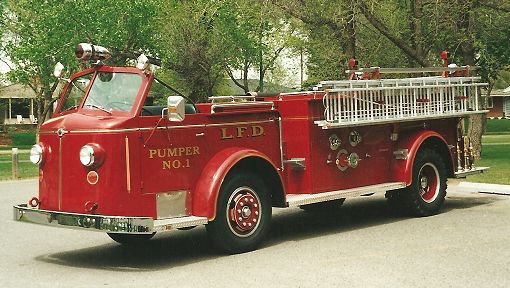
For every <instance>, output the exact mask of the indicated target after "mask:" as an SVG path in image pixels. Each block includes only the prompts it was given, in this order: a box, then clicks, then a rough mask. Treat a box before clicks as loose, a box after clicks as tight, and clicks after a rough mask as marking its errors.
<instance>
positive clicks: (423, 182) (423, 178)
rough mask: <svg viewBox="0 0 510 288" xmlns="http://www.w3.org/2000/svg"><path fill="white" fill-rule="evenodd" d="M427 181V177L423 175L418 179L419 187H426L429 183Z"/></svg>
mask: <svg viewBox="0 0 510 288" xmlns="http://www.w3.org/2000/svg"><path fill="white" fill-rule="evenodd" d="M428 182H429V181H428V180H427V177H425V176H423V177H421V179H420V184H421V188H422V189H425V188H427V186H428V185H429V184H428Z"/></svg>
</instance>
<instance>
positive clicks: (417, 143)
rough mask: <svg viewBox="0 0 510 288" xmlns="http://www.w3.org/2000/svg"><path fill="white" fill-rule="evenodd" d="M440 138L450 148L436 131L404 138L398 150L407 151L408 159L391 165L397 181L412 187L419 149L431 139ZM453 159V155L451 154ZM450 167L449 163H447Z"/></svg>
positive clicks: (395, 161) (417, 133) (396, 161)
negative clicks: (414, 165)
mask: <svg viewBox="0 0 510 288" xmlns="http://www.w3.org/2000/svg"><path fill="white" fill-rule="evenodd" d="M432 137H433V138H438V139H440V141H441V142H442V143H443V144H444V145H445V147H448V144H447V142H446V140H445V139H444V138H443V137H442V136H441V135H440V134H439V133H437V132H435V131H430V130H429V131H419V132H416V133H412V134H409V135H406V136H404V137H403V138H402V139H401V140H400V141H399V142H398V144H397V145H396V147H397V149H407V150H408V154H407V159H405V160H399V159H393V160H392V164H391V170H392V173H393V175H396V179H395V180H396V181H398V182H405V183H406V185H407V186H409V185H411V182H412V180H413V178H412V177H413V164H414V159H415V157H416V153H417V152H418V149H419V148H420V147H421V145H422V144H423V142H425V141H426V140H427V139H430V138H432ZM450 157H451V153H450ZM445 165H448V163H445Z"/></svg>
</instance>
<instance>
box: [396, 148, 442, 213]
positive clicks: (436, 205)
mask: <svg viewBox="0 0 510 288" xmlns="http://www.w3.org/2000/svg"><path fill="white" fill-rule="evenodd" d="M397 195H398V197H397V199H396V201H398V202H401V204H402V205H403V207H404V209H406V210H407V211H408V212H409V213H411V214H412V215H414V216H419V217H422V216H430V215H434V214H437V213H438V212H439V210H440V209H441V207H442V206H443V203H444V199H445V197H446V166H445V163H444V161H443V159H442V157H441V156H440V155H439V154H438V153H437V152H435V151H434V150H431V149H428V148H425V149H423V150H420V151H418V154H417V155H416V158H415V159H414V164H413V175H412V183H411V185H410V186H408V187H407V188H406V189H404V190H403V191H401V192H399V193H398V194H397Z"/></svg>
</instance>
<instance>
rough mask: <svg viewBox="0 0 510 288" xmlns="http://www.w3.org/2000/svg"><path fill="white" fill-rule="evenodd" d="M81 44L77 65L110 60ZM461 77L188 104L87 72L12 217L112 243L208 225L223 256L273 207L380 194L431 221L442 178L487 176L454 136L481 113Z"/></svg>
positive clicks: (319, 205) (115, 74)
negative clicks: (33, 184) (98, 235)
mask: <svg viewBox="0 0 510 288" xmlns="http://www.w3.org/2000/svg"><path fill="white" fill-rule="evenodd" d="M80 45H81V46H80ZM80 45H79V46H78V49H77V56H78V57H79V58H81V59H85V58H86V59H94V60H102V59H105V58H107V55H108V52H107V50H106V49H104V48H101V47H99V46H95V47H94V46H93V45H90V46H87V45H88V44H80ZM102 49H104V50H102ZM142 60H143V59H142ZM351 68H354V66H353V67H351ZM467 69H469V68H466V67H460V68H438V69H436V70H434V71H432V72H443V76H434V77H420V78H403V79H378V77H373V76H368V77H367V76H366V75H377V74H379V73H381V72H384V71H383V70H382V68H373V69H372V68H371V70H370V69H365V70H364V71H363V70H355V69H353V70H352V71H350V73H351V78H356V77H357V78H362V79H358V80H354V79H352V80H343V81H325V82H321V83H320V84H319V85H318V86H317V87H316V89H314V90H313V91H306V92H297V93H280V94H278V95H274V96H265V97H262V96H257V95H251V96H241V97H236V96H228V97H226V96H218V97H211V99H210V102H209V103H199V104H195V103H193V102H191V101H189V99H186V97H183V96H175V94H176V93H175V92H176V91H175V90H173V89H172V88H171V87H170V86H168V85H167V84H165V83H164V82H163V81H161V80H160V79H158V78H157V77H155V75H154V73H152V72H150V70H148V69H147V65H144V63H142V64H141V65H139V67H138V68H134V67H108V66H104V65H96V66H95V67H94V68H90V69H87V70H85V71H82V72H79V73H77V74H74V75H73V76H72V77H71V78H70V79H69V80H68V83H67V85H66V86H65V88H64V90H63V92H62V94H61V97H60V100H59V102H58V105H57V108H56V110H55V113H54V114H53V117H52V118H51V119H50V120H48V121H46V122H45V123H43V124H42V125H41V127H40V131H39V135H40V136H39V143H38V144H36V145H34V147H33V148H32V150H31V160H32V161H33V162H34V163H36V164H37V165H39V195H38V196H36V197H34V198H32V199H30V200H29V201H28V204H20V205H16V206H14V219H15V220H16V221H22V222H29V223H35V224H43V225H49V226H58V227H67V228H74V229H85V230H90V231H100V232H106V233H108V235H109V236H110V237H111V238H112V239H113V240H115V241H117V242H119V243H122V244H133V243H140V242H142V241H144V240H148V239H150V238H151V237H152V236H153V235H154V234H155V233H159V232H164V231H170V230H174V229H186V228H192V227H194V226H197V225H202V224H206V228H207V232H208V233H209V235H210V236H211V239H212V240H213V241H214V243H215V244H216V245H217V246H218V247H219V248H221V249H222V250H224V251H226V252H229V253H239V252H245V251H249V250H253V249H255V248H256V247H257V246H258V245H259V244H260V243H261V242H262V240H263V238H264V237H265V235H266V234H267V232H268V230H269V225H270V221H271V210H272V207H282V208H286V207H297V206H298V207H301V208H303V209H304V210H308V211H313V210H324V209H334V208H338V207H339V206H340V205H341V204H342V203H343V201H344V199H345V198H350V197H357V196H361V195H368V194H375V193H386V197H387V198H388V202H389V203H390V204H391V205H393V206H394V207H396V208H398V209H404V210H405V211H407V212H409V213H411V214H413V215H416V216H428V215H432V214H435V213H437V212H438V211H439V210H440V208H441V205H442V204H443V202H444V199H445V195H446V186H447V178H455V177H457V178H458V177H464V176H466V175H468V174H473V173H480V172H483V171H485V170H486V169H487V167H475V166H474V164H473V153H472V148H471V147H470V145H469V143H468V141H467V140H466V139H465V137H463V136H462V130H461V129H460V122H461V120H462V118H463V117H466V116H469V115H472V114H479V113H485V111H483V110H480V109H479V103H478V95H479V88H480V86H483V85H484V84H483V83H480V78H479V77H471V76H469V75H468V74H467V73H464V72H462V71H466V70H467ZM445 71H446V73H445ZM455 71H461V72H462V73H464V74H463V75H460V76H458V75H450V74H449V73H450V72H455ZM360 73H364V74H360ZM367 73H372V74H367ZM392 73H394V72H392ZM353 75H354V76H353ZM356 75H358V76H356ZM452 76H455V77H452ZM457 76H458V77H457ZM368 78H370V79H368Z"/></svg>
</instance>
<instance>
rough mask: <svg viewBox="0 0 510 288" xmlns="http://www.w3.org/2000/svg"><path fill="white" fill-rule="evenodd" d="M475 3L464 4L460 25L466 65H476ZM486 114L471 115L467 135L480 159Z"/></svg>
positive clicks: (480, 100) (476, 157)
mask: <svg viewBox="0 0 510 288" xmlns="http://www.w3.org/2000/svg"><path fill="white" fill-rule="evenodd" d="M475 5H478V4H477V3H476V1H473V2H472V3H469V4H468V3H466V4H465V6H464V11H463V13H462V19H460V21H459V26H460V28H461V29H460V30H461V31H463V30H464V31H466V34H465V36H464V35H461V36H460V37H461V40H462V43H461V45H460V48H461V51H462V60H464V63H463V64H464V65H470V66H474V65H475V45H474V41H475V40H474V37H473V34H474V32H473V18H472V17H473V16H472V13H471V12H472V10H473V9H474V8H475ZM462 36H464V37H466V39H462ZM478 103H483V102H482V95H481V93H478ZM485 118H486V115H485V114H476V115H472V116H470V117H469V127H468V133H467V136H468V138H469V141H470V142H471V145H472V146H473V152H474V156H475V159H480V156H481V153H482V134H483V131H484V130H485V129H484V128H485V127H484V123H486V120H485Z"/></svg>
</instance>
